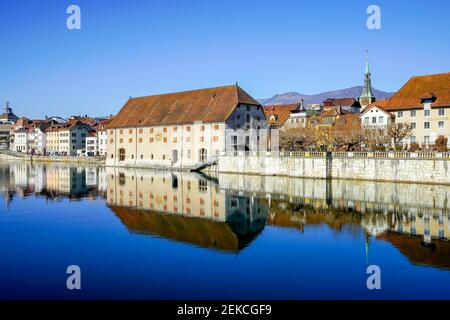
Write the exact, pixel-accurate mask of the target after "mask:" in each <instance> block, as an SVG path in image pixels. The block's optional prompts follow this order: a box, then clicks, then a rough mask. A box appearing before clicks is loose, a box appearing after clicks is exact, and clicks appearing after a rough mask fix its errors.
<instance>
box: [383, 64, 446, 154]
mask: <svg viewBox="0 0 450 320" xmlns="http://www.w3.org/2000/svg"><path fill="white" fill-rule="evenodd" d="M386 110H388V111H390V112H392V113H394V115H395V122H396V123H405V124H408V125H410V126H411V128H412V129H413V130H412V131H413V132H412V136H411V137H410V138H409V139H408V141H404V144H412V143H417V144H419V145H420V146H421V147H422V148H424V149H426V148H428V147H430V145H433V144H434V143H435V141H436V139H437V138H438V137H439V136H444V137H445V138H447V139H448V138H450V73H441V74H433V75H426V76H418V77H412V78H411V79H410V80H409V81H408V82H407V83H406V84H405V85H404V86H403V87H402V88H401V89H400V90H399V91H398V92H397V93H396V94H395V95H394V96H393V97H392V98H391V99H389V102H388V103H387V106H386ZM448 142H450V139H449V140H448ZM449 146H450V144H449Z"/></svg>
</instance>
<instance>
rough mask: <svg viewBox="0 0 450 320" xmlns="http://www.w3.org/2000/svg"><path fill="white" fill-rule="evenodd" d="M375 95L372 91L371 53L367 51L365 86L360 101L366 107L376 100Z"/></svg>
mask: <svg viewBox="0 0 450 320" xmlns="http://www.w3.org/2000/svg"><path fill="white" fill-rule="evenodd" d="M375 100H376V99H375V96H374V95H373V93H372V74H371V73H370V68H369V53H368V52H366V73H365V75H364V87H363V91H362V94H361V96H360V97H359V103H360V104H361V107H362V108H363V109H364V108H365V107H367V106H368V105H369V104H371V103H373V102H375Z"/></svg>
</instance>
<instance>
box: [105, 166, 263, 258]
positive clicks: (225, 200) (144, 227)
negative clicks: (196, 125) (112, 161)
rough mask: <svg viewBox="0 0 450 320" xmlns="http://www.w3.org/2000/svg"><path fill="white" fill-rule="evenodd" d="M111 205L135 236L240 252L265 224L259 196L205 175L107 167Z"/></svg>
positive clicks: (109, 204)
mask: <svg viewBox="0 0 450 320" xmlns="http://www.w3.org/2000/svg"><path fill="white" fill-rule="evenodd" d="M106 174H107V175H108V193H107V204H108V206H109V207H110V208H111V209H112V211H113V212H114V213H115V214H116V215H117V216H118V217H119V218H120V220H121V221H122V222H123V223H124V224H125V225H126V226H127V228H128V229H129V230H131V231H133V232H139V233H146V234H151V235H156V236H161V237H165V238H170V239H174V240H177V241H182V242H187V243H191V244H194V245H198V246H201V247H205V248H215V249H219V250H223V251H229V252H237V251H239V250H240V249H242V248H244V247H245V246H246V245H248V244H249V243H250V242H251V241H252V240H253V239H254V238H255V237H256V236H257V235H258V233H259V232H261V231H262V229H263V228H264V225H265V222H266V216H267V207H266V206H263V205H262V204H261V201H260V200H259V199H257V198H255V197H244V196H241V195H239V194H238V193H237V192H230V191H226V190H221V189H219V188H218V184H217V182H216V181H215V180H214V179H210V178H208V177H206V176H202V175H194V174H181V173H170V172H157V171H150V170H129V169H117V168H107V169H106Z"/></svg>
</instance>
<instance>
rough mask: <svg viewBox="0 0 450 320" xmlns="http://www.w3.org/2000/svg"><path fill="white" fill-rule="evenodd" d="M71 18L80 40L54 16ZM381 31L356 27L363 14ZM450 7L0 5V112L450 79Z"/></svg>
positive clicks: (87, 109) (74, 110) (92, 1)
mask: <svg viewBox="0 0 450 320" xmlns="http://www.w3.org/2000/svg"><path fill="white" fill-rule="evenodd" d="M71 4H76V5H79V7H80V8H81V30H68V29H67V27H66V20H67V18H68V16H69V15H68V14H67V13H66V9H67V7H68V6H69V5H71ZM371 4H376V5H378V6H379V7H380V8H381V27H382V29H381V30H369V29H368V28H367V27H366V20H367V18H368V16H369V15H368V14H367V13H366V9H367V7H368V6H369V5H371ZM449 12H450V1H442V0H439V1H437V0H427V1H419V0H416V1H414V0H412V1H402V0H388V1H382V0H372V1H364V0H347V1H344V0H343V1H331V0H328V1H324V0H312V1H294V0H290V1H285V0H277V1H275V0H258V1H255V0H247V1H246V0H241V1H235V0H226V1H225V0H207V1H206V0H205V1H197V0H190V1H189V0H183V1H181V0H164V1H162V0H161V1H151V0H128V1H125V0H120V1H119V0H14V1H13V0H2V1H1V2H0V46H1V47H0V48H1V49H0V104H1V106H3V105H4V104H5V102H6V101H10V104H11V106H12V107H13V108H14V111H15V113H16V114H17V115H19V116H27V117H31V118H42V117H43V116H44V115H60V116H64V117H66V116H69V115H72V114H80V115H83V114H89V115H93V116H100V115H107V114H111V113H116V112H117V111H118V110H119V109H120V108H121V107H122V105H123V104H124V103H125V102H126V100H127V99H128V97H129V96H144V95H151V94H158V93H166V92H173V91H183V90H190V89H196V88H205V87H212V86H220V85H228V84H234V83H235V82H239V84H240V85H241V86H242V87H243V88H244V89H245V90H246V91H247V92H249V93H250V94H251V95H252V96H253V97H255V98H267V97H270V96H272V95H274V94H276V93H282V92H286V91H298V92H300V93H304V94H315V93H319V92H323V91H328V90H335V89H342V88H346V87H350V86H355V85H360V84H362V82H363V73H364V56H365V50H366V49H369V52H370V62H371V70H372V74H373V85H374V87H376V88H377V89H381V90H385V91H396V90H398V89H399V88H400V87H401V86H402V85H403V84H404V83H405V81H407V80H408V79H409V78H410V77H411V76H413V75H421V74H430V73H440V72H449V71H450V23H449V20H448V14H449Z"/></svg>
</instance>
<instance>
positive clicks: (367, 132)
mask: <svg viewBox="0 0 450 320" xmlns="http://www.w3.org/2000/svg"><path fill="white" fill-rule="evenodd" d="M361 135H362V143H363V144H364V146H365V147H366V148H367V149H368V150H369V151H380V150H384V149H385V148H386V147H389V145H390V143H391V137H390V136H389V135H388V130H387V128H386V127H372V126H367V127H364V128H363V129H362V133H361Z"/></svg>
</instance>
